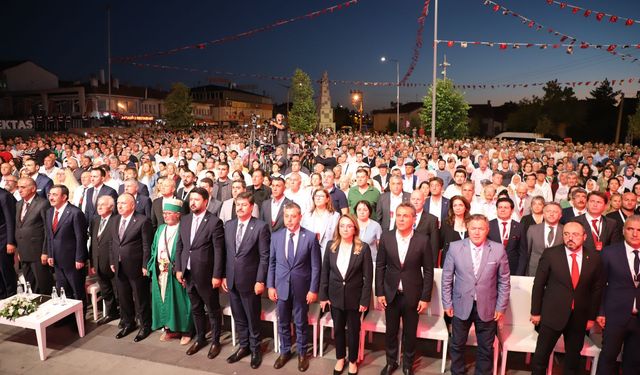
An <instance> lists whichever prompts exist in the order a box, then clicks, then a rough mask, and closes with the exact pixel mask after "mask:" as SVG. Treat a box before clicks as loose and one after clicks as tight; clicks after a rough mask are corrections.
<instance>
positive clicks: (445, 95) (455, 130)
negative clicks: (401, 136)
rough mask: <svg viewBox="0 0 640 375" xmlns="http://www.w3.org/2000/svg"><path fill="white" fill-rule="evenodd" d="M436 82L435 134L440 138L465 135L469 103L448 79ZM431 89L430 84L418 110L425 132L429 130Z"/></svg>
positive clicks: (466, 132)
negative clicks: (420, 108)
mask: <svg viewBox="0 0 640 375" xmlns="http://www.w3.org/2000/svg"><path fill="white" fill-rule="evenodd" d="M436 84H437V88H436V136H437V137H438V138H441V139H442V138H461V137H464V136H466V135H467V134H468V132H469V128H468V121H469V119H468V112H469V104H468V103H467V102H466V100H464V97H463V95H462V93H461V92H460V91H458V90H456V89H455V88H454V87H453V81H451V80H450V79H443V80H438V81H437V82H436ZM432 89H433V88H432V87H431V86H430V87H429V89H428V90H427V95H426V96H425V97H424V100H423V105H422V111H420V120H421V121H422V123H423V124H424V126H425V130H426V131H427V134H429V132H430V131H431V108H432V107H431V106H432V100H431V98H432V95H433V94H432V93H433V91H432Z"/></svg>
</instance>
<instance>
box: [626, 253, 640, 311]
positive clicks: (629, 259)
mask: <svg viewBox="0 0 640 375" xmlns="http://www.w3.org/2000/svg"><path fill="white" fill-rule="evenodd" d="M624 248H625V250H626V254H627V262H628V263H629V272H631V277H632V279H633V283H634V284H635V286H636V288H637V287H638V286H639V284H640V283H639V282H638V281H636V280H635V271H634V269H633V263H634V262H635V258H636V255H635V254H634V253H633V251H634V250H638V249H634V248H633V247H631V246H629V244H628V243H627V242H626V241H625V243H624ZM639 308H640V306H637V305H636V300H634V301H633V308H632V312H635V313H636V314H637V313H638V309H639Z"/></svg>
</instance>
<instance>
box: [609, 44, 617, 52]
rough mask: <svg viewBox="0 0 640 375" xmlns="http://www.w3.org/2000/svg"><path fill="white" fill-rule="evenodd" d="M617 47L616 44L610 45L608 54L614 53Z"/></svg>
mask: <svg viewBox="0 0 640 375" xmlns="http://www.w3.org/2000/svg"><path fill="white" fill-rule="evenodd" d="M616 47H618V46H617V45H615V44H610V45H609V47H607V52H613V50H615V49H616Z"/></svg>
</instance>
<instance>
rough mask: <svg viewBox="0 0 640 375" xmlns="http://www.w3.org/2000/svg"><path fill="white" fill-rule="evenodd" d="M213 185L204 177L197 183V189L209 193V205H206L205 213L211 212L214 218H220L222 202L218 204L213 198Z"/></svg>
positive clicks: (211, 181)
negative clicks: (199, 188)
mask: <svg viewBox="0 0 640 375" xmlns="http://www.w3.org/2000/svg"><path fill="white" fill-rule="evenodd" d="M213 185H214V182H213V180H212V179H210V178H209V177H205V178H203V179H201V180H200V181H198V187H201V188H203V189H205V190H206V191H207V192H208V193H209V203H208V204H207V211H209V212H211V213H212V214H213V215H214V216H220V209H221V208H222V202H220V201H219V200H217V199H216V198H215V197H214V196H213V194H212V193H213Z"/></svg>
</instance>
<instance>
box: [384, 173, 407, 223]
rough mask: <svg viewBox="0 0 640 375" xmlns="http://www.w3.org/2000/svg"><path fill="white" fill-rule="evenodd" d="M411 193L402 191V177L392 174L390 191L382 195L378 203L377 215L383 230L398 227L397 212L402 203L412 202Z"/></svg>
mask: <svg viewBox="0 0 640 375" xmlns="http://www.w3.org/2000/svg"><path fill="white" fill-rule="evenodd" d="M410 200H411V194H410V193H407V192H404V191H402V177H400V176H391V178H389V191H388V192H386V193H384V194H382V195H381V196H380V201H379V202H378V204H377V205H376V217H377V218H378V221H379V222H380V226H381V227H382V231H383V232H386V231H389V230H393V229H395V227H396V220H395V217H394V215H395V212H396V208H398V206H399V205H400V203H405V202H406V203H410Z"/></svg>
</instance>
